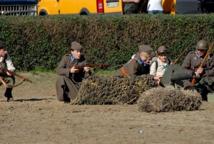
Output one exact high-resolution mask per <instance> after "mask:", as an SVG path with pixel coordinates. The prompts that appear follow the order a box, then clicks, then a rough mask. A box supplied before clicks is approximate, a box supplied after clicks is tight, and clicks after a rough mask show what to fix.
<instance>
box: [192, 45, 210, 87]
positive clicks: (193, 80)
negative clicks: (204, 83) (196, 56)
mask: <svg viewBox="0 0 214 144" xmlns="http://www.w3.org/2000/svg"><path fill="white" fill-rule="evenodd" d="M213 46H214V43H213V42H212V43H211V44H210V45H209V49H208V51H207V53H206V55H205V57H204V58H203V60H202V62H201V63H200V65H199V67H198V68H202V67H203V65H204V64H205V63H206V62H207V60H208V56H209V55H210V54H211V53H212V49H213ZM195 83H196V77H193V79H192V84H193V85H195Z"/></svg>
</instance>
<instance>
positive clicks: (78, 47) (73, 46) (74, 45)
mask: <svg viewBox="0 0 214 144" xmlns="http://www.w3.org/2000/svg"><path fill="white" fill-rule="evenodd" d="M71 49H72V50H78V51H80V50H82V46H81V44H80V43H78V42H76V41H73V42H72V43H71Z"/></svg>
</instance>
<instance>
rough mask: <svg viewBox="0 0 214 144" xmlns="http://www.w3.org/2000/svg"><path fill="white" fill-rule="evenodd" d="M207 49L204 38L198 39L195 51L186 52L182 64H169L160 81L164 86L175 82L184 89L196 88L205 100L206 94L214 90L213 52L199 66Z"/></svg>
mask: <svg viewBox="0 0 214 144" xmlns="http://www.w3.org/2000/svg"><path fill="white" fill-rule="evenodd" d="M207 51H208V43H207V42H206V41H205V40H200V41H198V43H197V46H196V51H191V52H189V53H188V55H187V56H186V58H185V59H184V62H183V64H182V66H178V65H171V66H170V67H169V69H168V70H167V72H166V73H165V75H164V76H163V79H161V83H162V84H163V85H164V86H166V85H169V84H177V85H179V86H182V87H184V89H196V90H197V91H198V92H199V93H200V94H201V96H202V100H204V101H207V94H208V93H209V92H213V90H214V56H213V54H210V55H209V56H208V59H207V61H205V63H204V64H203V65H202V67H199V66H200V65H201V63H202V61H203V60H204V57H205V56H206V54H207ZM193 80H194V81H195V82H194V83H193Z"/></svg>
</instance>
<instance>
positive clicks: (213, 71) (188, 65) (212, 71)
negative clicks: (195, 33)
mask: <svg viewBox="0 0 214 144" xmlns="http://www.w3.org/2000/svg"><path fill="white" fill-rule="evenodd" d="M202 61H203V57H200V56H198V55H197V53H196V52H195V51H192V52H189V54H188V55H187V56H186V58H185V59H184V62H183V64H182V67H183V68H185V69H188V70H191V71H192V72H193V74H194V72H195V70H196V69H197V68H198V67H199V66H200V64H201V62H202ZM203 68H204V72H203V74H202V75H201V77H200V78H198V79H197V82H199V81H200V80H201V79H202V78H206V77H213V76H214V56H213V55H210V56H209V58H208V60H207V62H205V64H204V65H203ZM210 83H212V82H210ZM183 85H184V87H188V86H191V85H192V83H191V82H190V81H189V80H184V83H183Z"/></svg>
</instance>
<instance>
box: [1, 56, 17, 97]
mask: <svg viewBox="0 0 214 144" xmlns="http://www.w3.org/2000/svg"><path fill="white" fill-rule="evenodd" d="M0 67H1V68H3V69H7V70H10V71H15V67H14V65H13V63H12V60H11V59H10V57H9V55H8V54H6V55H5V57H0ZM0 77H2V79H3V81H5V82H6V84H7V88H6V91H5V93H4V96H5V97H7V100H8V101H9V100H10V98H12V97H13V96H12V89H13V86H14V84H15V77H14V76H8V75H7V74H6V72H5V71H2V70H0ZM0 85H1V83H0Z"/></svg>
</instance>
